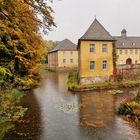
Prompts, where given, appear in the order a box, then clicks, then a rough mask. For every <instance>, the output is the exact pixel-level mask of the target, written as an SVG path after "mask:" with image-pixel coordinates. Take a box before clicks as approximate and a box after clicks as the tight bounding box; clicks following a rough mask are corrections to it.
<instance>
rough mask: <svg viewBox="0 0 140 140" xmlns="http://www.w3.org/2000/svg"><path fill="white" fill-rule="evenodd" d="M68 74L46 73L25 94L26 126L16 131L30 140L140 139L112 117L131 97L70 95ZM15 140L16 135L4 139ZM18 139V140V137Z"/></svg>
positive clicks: (132, 129) (138, 132)
mask: <svg viewBox="0 0 140 140" xmlns="http://www.w3.org/2000/svg"><path fill="white" fill-rule="evenodd" d="M67 78H68V73H64V72H63V73H54V72H48V73H47V74H46V75H45V76H44V77H43V80H42V82H41V84H40V87H38V88H37V89H35V90H33V93H30V94H28V95H27V96H26V97H25V99H24V101H23V102H22V104H23V105H24V106H25V107H28V108H29V110H28V112H27V113H26V115H25V120H26V123H23V125H20V126H19V127H18V128H17V131H21V132H24V131H25V132H26V133H28V138H27V137H26V138H23V139H25V140H26V139H32V140H140V130H139V128H137V127H136V126H135V125H134V124H131V123H130V122H128V121H125V120H124V119H123V118H122V117H121V116H118V115H116V113H115V109H116V107H117V106H118V105H119V103H120V102H121V101H122V100H124V99H126V98H130V97H131V96H133V95H132V94H130V93H129V91H130V89H129V90H127V89H126V90H125V93H124V94H117V95H109V94H105V91H101V92H95V91H94V92H86V93H71V92H69V91H68V90H67ZM9 138H10V140H12V139H13V140H16V139H18V137H17V136H16V135H10V136H7V138H5V139H9ZM20 139H21V138H20Z"/></svg>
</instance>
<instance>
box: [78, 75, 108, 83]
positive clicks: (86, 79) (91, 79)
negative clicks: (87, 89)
mask: <svg viewBox="0 0 140 140" xmlns="http://www.w3.org/2000/svg"><path fill="white" fill-rule="evenodd" d="M109 78H110V76H96V77H83V78H80V84H81V85H88V84H94V83H99V82H106V81H109Z"/></svg>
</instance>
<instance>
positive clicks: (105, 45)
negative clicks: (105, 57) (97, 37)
mask: <svg viewBox="0 0 140 140" xmlns="http://www.w3.org/2000/svg"><path fill="white" fill-rule="evenodd" d="M102 52H103V53H106V52H107V44H103V46H102Z"/></svg>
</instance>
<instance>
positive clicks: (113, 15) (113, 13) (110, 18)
mask: <svg viewBox="0 0 140 140" xmlns="http://www.w3.org/2000/svg"><path fill="white" fill-rule="evenodd" d="M51 6H52V7H53V9H54V11H55V14H54V17H55V22H56V24H57V26H58V27H57V28H53V31H52V32H49V34H48V35H45V36H44V39H46V40H63V39H65V38H68V39H70V40H72V41H73V42H74V43H77V40H78V38H80V37H81V36H82V35H83V34H84V33H85V31H86V30H87V28H88V27H89V26H90V24H91V23H92V22H93V20H94V17H95V15H96V18H97V19H98V20H99V22H100V23H101V24H102V25H103V26H104V27H105V28H106V29H107V31H109V32H110V34H111V35H120V32H121V30H122V28H126V30H127V32H128V35H130V36H133V35H134V36H140V0H61V1H59V0H54V3H53V4H51Z"/></svg>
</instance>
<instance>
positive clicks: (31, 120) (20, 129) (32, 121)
mask: <svg viewBox="0 0 140 140" xmlns="http://www.w3.org/2000/svg"><path fill="white" fill-rule="evenodd" d="M22 105H23V106H24V107H27V108H28V111H27V112H26V114H25V116H24V118H23V119H22V120H20V121H19V123H18V124H17V127H16V128H15V130H13V132H14V133H15V135H14V134H13V133H12V136H10V135H9V136H7V137H8V138H9V137H10V139H11V137H12V138H13V139H22V138H23V139H34V140H37V139H38V137H39V135H40V133H41V129H40V127H41V123H40V108H39V105H38V102H37V100H36V97H35V95H34V94H31V93H30V94H28V96H26V97H25V99H24V100H23V102H22Z"/></svg>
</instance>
